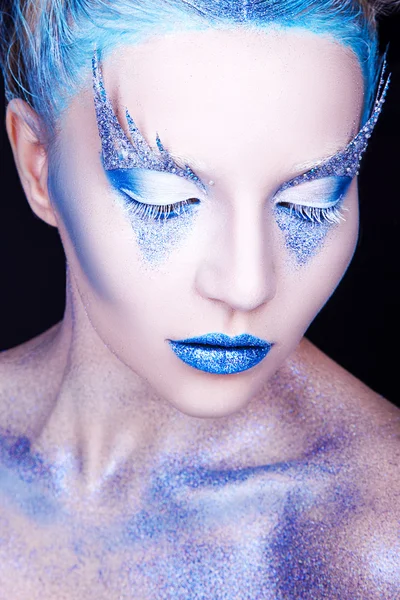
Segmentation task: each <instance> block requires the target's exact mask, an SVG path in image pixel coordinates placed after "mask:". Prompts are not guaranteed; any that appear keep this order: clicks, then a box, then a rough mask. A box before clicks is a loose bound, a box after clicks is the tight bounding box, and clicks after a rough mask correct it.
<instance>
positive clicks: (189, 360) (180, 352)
mask: <svg viewBox="0 0 400 600" xmlns="http://www.w3.org/2000/svg"><path fill="white" fill-rule="evenodd" d="M168 341H169V344H170V346H171V349H172V350H173V352H174V353H175V354H176V356H177V357H178V358H180V359H181V360H182V361H183V362H184V363H186V364H187V365H189V366H191V367H193V368H194V369H198V370H199V371H205V372H206V373H214V374H216V375H231V374H233V373H241V372H242V371H247V370H248V369H251V368H252V367H255V366H256V365H258V363H260V362H261V361H262V360H263V359H264V358H265V357H266V356H267V354H268V353H269V351H270V350H271V348H272V345H273V344H271V343H270V342H267V341H265V340H261V339H260V338H257V337H254V336H253V335H249V334H245V333H243V334H241V335H238V336H236V337H233V338H232V337H229V336H227V335H225V334H223V333H208V334H206V335H202V336H200V337H194V338H190V339H187V340H180V341H173V340H168Z"/></svg>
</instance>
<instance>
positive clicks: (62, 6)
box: [0, 0, 379, 131]
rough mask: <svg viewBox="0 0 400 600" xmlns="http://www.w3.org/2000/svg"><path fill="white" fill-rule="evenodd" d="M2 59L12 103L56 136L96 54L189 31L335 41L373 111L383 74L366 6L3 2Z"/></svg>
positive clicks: (277, 0) (165, 0)
mask: <svg viewBox="0 0 400 600" xmlns="http://www.w3.org/2000/svg"><path fill="white" fill-rule="evenodd" d="M2 1H3V3H7V4H9V8H8V9H4V10H3V11H2V14H1V16H0V19H1V22H0V40H1V42H0V43H1V46H2V49H1V53H0V60H1V65H2V69H3V74H4V80H5V87H6V96H7V99H8V100H10V99H11V98H14V97H22V98H24V99H25V100H26V101H27V102H28V103H29V104H30V105H31V106H32V107H33V108H34V109H35V111H36V112H37V113H38V114H39V115H40V116H41V117H42V118H43V120H44V122H45V124H46V125H47V127H48V129H49V131H52V130H54V127H55V124H56V121H57V117H58V116H59V115H60V113H61V112H62V110H63V109H64V108H66V106H68V102H69V100H70V99H71V98H72V97H73V96H74V95H75V94H76V93H77V92H78V91H79V90H80V89H81V87H82V85H83V83H84V80H85V78H86V76H87V73H88V71H89V70H90V66H91V58H92V55H93V50H94V48H95V47H96V48H97V49H98V50H99V51H100V53H101V54H102V55H103V56H104V55H106V54H107V53H108V52H110V51H111V50H112V49H114V48H115V47H116V46H118V45H123V44H134V43H139V42H140V41H143V40H145V39H146V38H148V37H150V36H154V35H155V34H166V33H170V32H173V31H182V30H202V29H208V28H232V27H237V26H245V27H246V26H247V27H253V28H254V27H256V28H260V29H268V28H269V27H272V26H279V27H283V28H293V27H296V28H301V29H305V30H309V31H312V32H315V33H318V34H322V35H325V36H326V35H328V36H331V37H333V38H334V39H335V40H337V41H338V42H340V43H342V44H344V45H345V46H347V47H349V48H351V49H352V51H353V52H354V53H355V55H356V56H357V57H358V60H359V63H360V65H361V69H362V72H363V74H364V81H365V107H366V111H367V110H368V107H369V106H370V105H371V100H372V97H373V94H374V89H375V83H376V78H377V71H378V63H379V61H378V39H377V30H376V24H375V21H374V18H371V15H370V13H369V12H368V10H366V3H365V2H364V1H363V0H360V1H355V0H314V1H313V0H311V1H310V0H193V1H192V0H112V1H110V0H2Z"/></svg>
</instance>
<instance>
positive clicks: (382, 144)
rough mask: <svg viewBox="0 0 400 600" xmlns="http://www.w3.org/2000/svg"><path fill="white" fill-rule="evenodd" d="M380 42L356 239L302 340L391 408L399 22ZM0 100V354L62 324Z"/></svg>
mask: <svg viewBox="0 0 400 600" xmlns="http://www.w3.org/2000/svg"><path fill="white" fill-rule="evenodd" d="M380 35H381V43H382V46H385V45H386V44H387V43H388V42H389V41H390V48H389V57H388V60H389V69H390V71H391V72H392V74H393V78H392V85H391V89H390V90H389V94H388V98H387V101H386V104H385V107H384V111H383V113H382V116H381V118H380V121H379V122H378V125H377V127H376V130H375V132H374V135H373V138H372V139H371V142H370V146H369V148H368V151H367V153H366V155H365V157H364V160H363V164H362V169H361V175H360V200H361V231H360V240H359V244H358V248H357V251H356V254H355V257H354V260H353V263H352V264H351V266H350V268H349V270H348V272H347V274H346V275H345V277H344V279H343V281H342V283H341V284H340V286H339V288H338V289H337V290H336V292H335V294H334V295H333V297H332V298H331V300H330V301H329V302H328V303H327V305H326V306H325V308H324V309H323V310H322V312H321V313H320V314H319V315H318V317H317V318H316V319H315V321H314V323H313V324H312V326H311V328H310V329H309V332H308V337H309V338H310V339H311V340H312V341H313V342H314V343H315V344H316V345H317V346H318V347H319V348H321V349H322V350H323V351H324V352H326V353H327V354H328V355H329V356H331V357H332V358H333V359H334V360H336V361H337V362H338V363H340V364H341V365H343V366H344V367H345V368H346V369H348V370H349V371H350V372H352V373H353V374H354V375H356V376H357V377H359V378H360V379H361V380H363V381H364V382H365V383H367V384H368V385H369V386H370V387H371V388H373V389H374V390H375V391H377V392H379V393H381V394H382V395H383V396H385V397H386V398H388V399H389V400H391V401H392V402H395V403H397V404H398V405H400V394H399V393H398V380H399V376H400V367H399V365H398V349H397V348H398V345H399V339H398V338H399V331H398V329H399V327H398V325H399V319H398V310H397V306H398V303H399V278H400V268H399V257H400V253H399V241H400V230H399V215H400V193H399V191H398V180H397V177H398V176H399V175H400V165H399V158H400V16H398V15H396V16H391V17H386V18H385V19H383V20H382V21H381V25H380ZM343 93H346V91H345V90H343ZM0 96H1V99H0V114H1V121H0V168H1V182H0V200H1V203H0V257H1V259H0V350H5V349H7V348H11V347H12V346H15V345H17V344H20V343H22V342H24V341H26V340H28V339H30V338H31V337H33V336H35V335H37V334H39V333H40V332H42V331H44V330H45V329H47V328H49V327H50V326H51V325H53V324H54V323H56V322H57V321H58V320H60V319H61V318H62V315H63V310H64V294H65V277H64V273H65V259H64V253H63V249H62V246H61V243H60V240H59V236H58V233H57V231H56V229H54V228H51V227H49V226H47V225H45V224H44V223H42V222H41V221H40V220H39V219H38V218H36V217H35V216H34V215H33V214H32V212H31V210H30V208H29V206H28V203H27V202H26V200H25V198H24V195H23V192H22V189H21V186H20V184H19V180H18V176H17V174H16V170H15V167H14V163H13V159H12V156H11V151H10V147H9V144H8V140H7V137H6V133H5V127H4V100H3V90H2V89H1V90H0ZM299 301H301V299H299Z"/></svg>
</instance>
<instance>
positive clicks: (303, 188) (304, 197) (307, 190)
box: [274, 175, 352, 208]
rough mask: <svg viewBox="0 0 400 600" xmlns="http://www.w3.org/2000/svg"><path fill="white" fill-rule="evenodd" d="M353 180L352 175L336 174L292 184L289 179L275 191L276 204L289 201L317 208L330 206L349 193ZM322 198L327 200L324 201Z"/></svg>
mask: <svg viewBox="0 0 400 600" xmlns="http://www.w3.org/2000/svg"><path fill="white" fill-rule="evenodd" d="M351 182H352V178H350V177H339V176H334V175H332V176H329V177H321V178H319V179H318V178H316V179H313V180H309V181H304V182H303V183H299V184H298V185H291V184H290V181H289V182H288V183H285V184H284V185H283V186H281V188H280V189H279V190H278V191H277V192H276V193H275V195H274V200H275V204H280V203H285V202H287V203H289V204H301V205H303V206H311V207H315V208H318V207H319V208H329V207H332V206H335V205H336V204H337V203H338V202H339V201H340V200H341V199H342V198H343V197H344V196H345V195H346V194H347V192H348V190H349V187H350V185H351ZM286 196H287V197H286ZM313 198H315V199H313ZM321 198H327V200H324V201H323V200H321Z"/></svg>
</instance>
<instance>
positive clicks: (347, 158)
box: [280, 62, 390, 191]
mask: <svg viewBox="0 0 400 600" xmlns="http://www.w3.org/2000/svg"><path fill="white" fill-rule="evenodd" d="M385 70H386V62H384V65H383V68H382V74H381V78H380V82H379V86H378V93H377V99H376V101H375V105H374V109H373V111H372V115H371V117H370V118H369V119H368V121H367V122H366V123H365V125H364V127H362V129H361V130H360V131H359V133H358V134H357V135H356V136H355V138H353V140H352V141H351V142H350V143H349V144H348V145H347V147H346V148H345V149H344V150H342V151H340V152H338V153H337V154H335V155H334V156H332V157H331V158H328V159H327V160H324V161H323V162H322V163H321V164H320V165H317V166H316V167H313V168H312V169H310V170H309V171H307V173H303V174H302V175H299V176H297V177H294V178H293V179H291V180H290V181H288V182H287V183H285V184H284V185H283V186H282V188H281V190H280V191H283V190H286V189H288V188H291V187H294V186H296V185H300V184H301V183H304V182H305V181H313V180H314V179H322V178H324V177H332V176H336V177H350V178H351V179H353V177H355V176H356V175H358V170H359V167H360V162H361V158H362V155H363V154H364V152H365V151H366V149H367V146H368V142H369V139H370V137H371V135H372V132H373V130H374V128H375V125H376V124H377V122H378V119H379V115H380V114H381V112H382V107H383V104H384V102H385V99H386V95H387V91H388V89H389V84H390V75H388V77H387V80H386V82H385V81H384V75H385Z"/></svg>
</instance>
